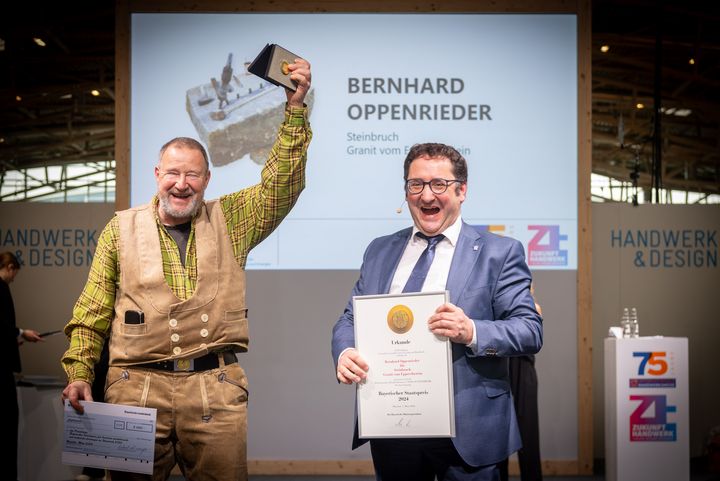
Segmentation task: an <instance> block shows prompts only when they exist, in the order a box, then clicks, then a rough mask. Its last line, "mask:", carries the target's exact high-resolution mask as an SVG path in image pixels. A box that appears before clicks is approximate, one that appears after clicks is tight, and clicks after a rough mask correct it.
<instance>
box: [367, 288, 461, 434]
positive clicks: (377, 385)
mask: <svg viewBox="0 0 720 481" xmlns="http://www.w3.org/2000/svg"><path fill="white" fill-rule="evenodd" d="M446 299H447V292H445V291H443V292H428V293H412V294H399V295H381V296H356V297H355V298H354V299H353V302H354V314H355V346H356V348H357V349H358V351H359V352H360V354H361V355H362V356H363V358H364V359H365V360H366V361H367V362H368V365H369V367H370V369H369V371H368V377H367V379H366V380H365V381H364V382H362V383H360V384H358V385H357V399H358V428H359V435H360V437H361V438H380V437H452V436H454V435H455V415H454V414H455V413H454V402H453V399H454V398H453V386H452V351H451V346H450V341H449V340H448V339H447V338H446V337H439V336H436V335H434V334H433V333H432V332H431V331H430V329H429V328H428V324H427V321H428V318H429V317H430V316H431V315H432V314H433V313H434V312H435V310H436V309H437V308H438V307H439V306H440V305H442V304H443V303H445V302H446Z"/></svg>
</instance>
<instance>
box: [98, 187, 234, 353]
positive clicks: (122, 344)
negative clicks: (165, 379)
mask: <svg viewBox="0 0 720 481" xmlns="http://www.w3.org/2000/svg"><path fill="white" fill-rule="evenodd" d="M153 208H154V207H153V205H152V204H148V205H145V206H141V207H136V208H132V209H128V210H125V211H121V212H118V214H117V215H118V220H119V221H120V222H119V224H120V239H119V249H118V255H119V264H120V286H119V287H118V289H117V292H116V298H115V318H114V320H113V323H112V334H111V336H110V365H113V366H128V365H133V364H141V363H145V362H151V361H160V360H168V359H190V358H196V357H199V356H202V355H204V354H207V353H208V352H209V351H218V350H225V349H232V350H234V351H247V345H248V324H247V308H246V306H245V271H244V270H243V269H242V268H241V267H240V266H239V265H238V263H237V261H236V260H235V256H234V254H233V249H232V245H231V244H230V238H229V236H228V232H227V226H226V222H225V216H224V215H223V213H222V209H221V207H220V204H219V203H218V202H217V201H209V202H207V203H205V204H204V205H203V207H202V209H201V212H200V214H199V215H198V217H197V218H196V219H195V242H196V251H197V276H198V278H197V286H196V288H195V292H194V293H193V295H192V296H191V297H190V298H189V299H188V300H186V301H181V300H180V299H178V298H177V297H176V296H175V294H173V292H172V290H171V289H170V287H169V286H168V285H167V282H166V281H165V274H164V273H163V266H162V256H161V254H160V236H159V233H158V226H157V224H156V221H155V214H154V212H153ZM127 310H138V311H142V312H143V313H144V315H145V322H144V323H143V324H125V322H124V318H125V312H126V311H127Z"/></svg>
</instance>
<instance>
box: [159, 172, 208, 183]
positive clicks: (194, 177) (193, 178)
mask: <svg viewBox="0 0 720 481" xmlns="http://www.w3.org/2000/svg"><path fill="white" fill-rule="evenodd" d="M160 175H161V176H162V178H163V180H167V181H170V182H177V181H178V180H180V178H181V177H182V176H185V181H186V182H190V183H195V182H199V181H200V180H201V179H202V178H203V177H205V174H204V173H203V174H200V173H198V172H192V171H191V172H178V171H177V170H161V171H160Z"/></svg>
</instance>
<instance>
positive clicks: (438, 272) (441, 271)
mask: <svg viewBox="0 0 720 481" xmlns="http://www.w3.org/2000/svg"><path fill="white" fill-rule="evenodd" d="M461 228H462V218H461V217H458V218H457V219H456V220H455V222H454V223H453V224H452V225H451V226H450V227H448V228H447V229H445V230H444V231H443V232H442V234H443V235H444V236H445V238H444V239H443V240H441V241H440V242H438V244H437V246H436V247H435V257H434V258H433V262H432V264H431V265H430V270H429V271H428V275H427V277H426V278H425V283H424V284H423V287H422V290H421V292H435V291H444V290H445V287H446V286H447V279H448V275H449V274H450V264H451V263H452V259H453V254H455V247H456V246H457V241H458V238H459V237H460V229H461ZM417 232H419V231H418V228H417V227H416V226H413V231H412V235H411V236H410V240H409V241H408V243H407V246H405V251H404V252H403V255H402V257H401V258H400V264H398V267H397V270H396V271H395V275H394V276H393V280H392V283H391V284H390V292H389V294H400V293H401V292H402V291H403V288H404V287H405V284H406V283H407V280H408V278H409V277H410V273H411V272H412V270H413V268H414V267H415V264H416V263H417V261H418V259H419V258H420V255H421V254H422V253H423V251H424V250H425V248H426V247H427V244H428V243H427V241H426V240H425V239H423V238H422V237H418V236H416V235H415V234H416V233H417ZM471 324H472V326H473V327H472V330H473V334H472V341H471V342H470V344H468V345H467V346H468V347H469V348H470V349H471V350H472V351H473V352H476V347H477V338H476V333H475V323H474V322H471Z"/></svg>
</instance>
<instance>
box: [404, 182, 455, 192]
mask: <svg viewBox="0 0 720 481" xmlns="http://www.w3.org/2000/svg"><path fill="white" fill-rule="evenodd" d="M455 182H457V183H459V184H462V180H457V179H432V180H429V181H427V182H424V181H423V180H422V179H408V180H406V181H405V191H406V192H407V193H408V194H420V193H421V192H422V191H423V189H424V188H425V186H426V185H429V186H430V190H431V191H432V193H433V194H442V193H443V192H445V191H446V190H447V188H448V187H449V186H450V184H453V183H455Z"/></svg>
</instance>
